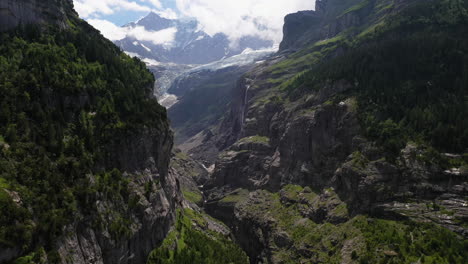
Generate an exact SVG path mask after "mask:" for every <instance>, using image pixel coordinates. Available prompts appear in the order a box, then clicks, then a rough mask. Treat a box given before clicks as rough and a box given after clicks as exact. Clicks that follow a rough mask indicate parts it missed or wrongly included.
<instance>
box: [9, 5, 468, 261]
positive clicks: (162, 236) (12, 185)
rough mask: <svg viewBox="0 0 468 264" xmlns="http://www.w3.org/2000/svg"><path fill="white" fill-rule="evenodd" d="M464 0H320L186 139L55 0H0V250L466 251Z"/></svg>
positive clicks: (95, 256)
mask: <svg viewBox="0 0 468 264" xmlns="http://www.w3.org/2000/svg"><path fill="white" fill-rule="evenodd" d="M18 10H21V11H18ZM467 10H468V3H467V1H461V0H443V1H422V0H364V1H358V0H356V1H354V0H353V1H352V0H349V1H346V0H317V4H316V10H315V11H303V12H299V13H297V14H291V15H289V16H287V17H286V18H285V26H284V40H283V42H282V44H281V46H280V51H279V52H278V53H277V54H275V55H272V56H271V57H270V58H268V59H267V60H265V61H263V62H260V63H257V64H255V65H253V66H252V65H251V66H249V67H247V68H248V70H247V68H246V69H242V70H241V72H242V73H236V74H239V75H242V77H241V78H240V79H237V80H234V81H233V80H231V79H229V80H228V81H229V82H232V83H228V84H225V85H224V86H225V87H229V89H231V88H232V91H233V94H232V98H229V101H230V102H231V104H230V105H229V108H222V109H223V111H222V112H221V111H220V112H221V113H216V114H217V115H216V118H212V119H210V120H209V122H206V123H203V124H201V125H200V124H198V126H197V127H196V128H195V129H193V128H192V129H193V130H189V131H182V133H186V135H187V136H188V135H189V136H192V135H193V134H195V133H196V132H199V131H200V130H203V131H202V132H200V133H197V135H195V136H194V137H192V138H191V139H189V140H188V141H185V140H184V141H185V142H190V144H188V145H187V144H186V145H185V146H184V147H185V148H184V150H186V151H187V152H188V153H183V152H181V151H180V150H177V149H173V134H172V132H171V130H170V128H169V126H170V124H169V121H168V120H167V114H166V111H165V109H164V108H162V107H161V106H159V105H158V104H157V101H156V98H154V97H153V90H152V87H153V83H154V78H153V76H152V74H151V73H150V72H149V71H148V70H147V69H146V67H145V65H144V63H142V62H141V61H140V60H139V59H137V58H130V57H128V56H126V55H125V54H123V53H122V51H120V50H119V49H118V48H117V47H115V46H114V45H113V44H112V43H111V42H109V41H107V40H105V39H104V38H103V37H102V36H101V35H100V34H99V32H97V31H96V30H95V29H93V28H92V27H90V26H89V25H88V24H87V23H86V22H84V21H82V20H80V19H79V18H78V17H77V15H76V13H75V12H74V11H73V5H72V1H69V0H56V1H41V2H39V1H32V0H21V1H8V0H0V12H1V14H2V16H1V17H0V22H2V23H1V24H0V25H2V26H3V27H2V26H0V30H1V31H2V33H1V36H0V51H1V53H0V89H1V93H2V97H1V99H0V109H1V112H0V224H1V227H2V229H1V230H0V262H1V263H145V262H147V263H149V264H153V263H192V264H196V263H204V264H206V263H213V264H214V263H246V262H247V256H248V257H249V259H250V263H423V262H424V263H465V262H466V259H468V255H467V252H468V251H467V250H466V248H467V243H468V242H467V236H468V231H467V222H468V206H467V204H468V197H467V193H468V181H467V165H468V160H467V154H466V150H467V147H468V144H467V142H468V141H467V140H468V138H467V137H466V135H468V134H467V131H468V125H467V123H466V120H465V119H466V118H465V117H466V115H467V114H468V113H467V112H466V111H467V109H468V106H467V103H466V99H464V98H466V91H467V90H466V87H468V77H467V76H468V72H467V71H466V69H468V66H467V65H468V57H467V55H466V54H468V50H467V47H468V43H467V42H466V39H465V38H464V36H466V33H467V32H466V31H467V28H468V27H467V23H468V12H467ZM3 14H8V15H6V16H4V15H3ZM3 22H5V23H3ZM31 23H32V24H31ZM227 70H229V68H228V69H227ZM245 71H247V73H245ZM221 74H222V72H221ZM221 76H223V75H221ZM225 79H226V80H227V78H225ZM207 83H208V84H206V83H202V84H201V85H199V86H200V87H201V88H200V89H198V90H197V91H196V92H197V93H199V94H197V96H198V97H199V98H203V97H204V95H203V91H205V92H212V89H203V86H208V85H209V82H207ZM224 86H223V87H224ZM227 91H228V90H223V91H220V94H221V95H217V94H215V95H210V96H215V98H216V96H218V98H220V97H222V96H225V93H226V92H227ZM210 96H207V98H211V97H210ZM187 101H188V102H193V101H194V99H193V98H188V99H187ZM204 102H206V106H207V107H209V106H210V105H209V104H210V100H205V101H204ZM213 106H216V107H219V106H220V104H219V101H218V100H216V102H214V103H213ZM225 109H228V111H227V112H226V113H224V112H225ZM176 110H177V109H176ZM208 112H209V111H208ZM204 113H205V112H204ZM201 116H203V114H201ZM197 118H199V117H197ZM179 123H180V124H179V125H180V127H182V128H181V129H182V130H183V129H185V128H184V125H190V124H184V121H183V120H182V121H180V122H179ZM187 127H189V128H190V126H187ZM194 131H196V132H194ZM207 167H209V168H207ZM204 212H207V213H209V214H210V215H211V217H210V216H208V215H206V214H205V213H204ZM213 217H214V218H213ZM219 220H221V221H222V222H220V221H219ZM231 230H232V231H231ZM233 241H235V242H237V244H238V245H239V246H240V247H241V248H242V249H243V250H244V251H245V253H244V252H243V251H242V250H241V249H240V248H239V246H237V245H235V244H234V243H233Z"/></svg>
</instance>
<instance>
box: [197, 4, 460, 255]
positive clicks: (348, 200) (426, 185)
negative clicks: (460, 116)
mask: <svg viewBox="0 0 468 264" xmlns="http://www.w3.org/2000/svg"><path fill="white" fill-rule="evenodd" d="M444 3H445V2H444ZM432 4H434V5H438V4H441V5H444V4H443V3H440V2H438V1H433V2H430V3H426V2H424V1H386V0H376V1H318V2H317V10H316V11H304V12H299V13H297V14H292V15H289V16H287V17H286V19H285V27H284V33H285V36H284V40H283V42H282V44H281V48H280V53H279V54H278V55H277V56H276V57H273V58H271V59H269V60H267V61H266V62H264V63H263V64H261V65H259V66H257V67H256V68H255V69H253V70H252V71H250V72H249V73H247V74H245V75H244V76H243V77H242V78H240V80H239V81H238V82H237V87H236V89H235V91H234V97H233V103H232V104H231V109H230V111H229V113H227V114H226V115H225V118H224V120H223V121H222V122H221V123H220V124H219V125H218V127H217V128H216V129H217V130H214V131H215V133H214V134H210V135H199V136H200V137H201V138H202V139H199V141H200V142H204V144H203V146H200V147H199V148H198V149H194V150H192V151H193V152H194V154H195V156H196V155H198V156H203V153H204V152H211V151H212V150H213V147H207V146H215V147H216V148H217V149H220V150H221V152H220V154H219V156H218V159H217V160H216V162H215V163H216V164H215V167H214V171H213V173H212V175H211V179H210V180H209V181H208V182H207V183H206V184H205V185H204V193H205V195H207V202H206V204H205V209H206V210H207V212H208V213H210V214H211V215H213V216H215V217H217V218H219V219H221V220H223V221H224V222H225V223H227V224H228V225H229V226H231V227H232V229H233V231H234V232H233V233H234V234H235V235H236V237H237V239H238V242H239V243H240V244H241V246H242V247H243V248H244V249H245V250H246V252H247V253H248V255H249V257H250V259H251V262H252V263H284V261H286V260H291V259H294V261H297V263H327V262H333V261H342V263H358V260H359V259H361V258H362V259H364V255H366V254H367V253H366V249H365V245H366V244H367V245H368V247H372V246H370V245H371V244H372V242H369V241H368V239H371V238H370V237H368V236H367V235H362V233H360V232H365V231H364V230H366V228H368V227H364V226H361V225H360V224H357V222H359V221H361V220H362V218H361V216H360V215H361V214H365V215H369V217H374V218H377V219H379V220H376V221H377V222H379V223H380V224H382V226H385V228H383V227H382V228H383V229H385V230H387V229H388V230H391V229H392V227H390V225H391V223H392V221H394V220H397V223H398V225H399V224H402V228H403V226H404V225H405V224H403V223H404V222H399V221H401V220H409V221H414V223H427V222H429V223H432V224H434V225H433V226H432V227H431V228H432V229H430V230H439V229H438V228H439V227H437V226H442V227H443V228H444V229H447V230H450V231H453V232H455V233H456V234H458V235H460V236H461V237H464V238H465V239H466V236H467V234H468V233H467V230H466V225H465V224H463V223H466V222H467V211H466V206H464V204H466V201H467V197H466V192H467V190H468V189H467V188H468V181H467V178H466V177H467V174H466V172H464V171H465V170H464V169H463V168H464V166H466V165H464V164H465V163H464V162H465V161H461V157H462V156H463V155H466V154H464V152H462V153H455V154H441V153H440V152H439V154H434V150H433V149H432V147H430V145H431V144H432V143H430V142H429V141H426V142H425V143H421V142H419V141H418V143H415V141H412V140H410V139H409V138H411V136H409V135H408V134H404V133H405V132H396V131H395V130H394V132H389V129H390V127H392V124H391V122H390V121H388V120H385V119H384V120H379V118H381V119H383V118H389V119H391V118H401V116H398V117H395V116H394V115H393V114H394V112H392V111H395V112H396V110H393V109H392V110H390V107H389V108H384V107H382V108H379V107H380V104H386V103H384V102H385V101H387V102H388V100H389V99H388V98H397V97H394V96H397V95H394V94H392V92H390V91H395V89H397V88H395V87H399V88H398V89H401V90H402V91H403V90H404V89H405V88H403V87H408V86H402V85H401V84H395V85H394V86H392V88H388V89H386V88H385V89H384V88H382V90H380V89H379V88H378V87H383V86H385V82H386V81H381V82H380V81H376V80H378V79H379V78H378V77H376V73H375V72H374V73H369V74H368V75H366V74H363V72H362V70H363V69H366V70H364V71H365V72H367V69H369V72H372V69H375V68H372V67H374V66H376V65H379V64H380V65H385V66H383V67H386V68H385V69H386V70H387V71H388V70H389V69H399V68H401V67H400V66H401V65H400V64H399V63H402V62H401V61H403V60H404V61H405V63H408V65H413V66H412V67H413V68H414V69H419V68H420V67H422V66H421V65H423V64H424V63H422V62H415V61H417V58H422V57H423V58H426V57H427V58H429V57H431V56H432V55H431V54H432V52H431V51H429V50H430V49H431V47H427V46H424V45H422V44H421V43H422V42H421V41H417V40H414V41H415V42H414V43H415V44H414V45H413V44H408V45H406V44H401V43H400V42H402V43H403V42H404V43H406V39H407V38H408V39H411V41H413V39H412V38H411V37H410V36H416V35H417V36H421V35H423V36H424V38H428V39H429V38H432V37H434V39H436V38H438V37H435V36H439V35H438V34H439V32H440V31H439V29H435V27H437V26H435V27H434V26H432V25H429V24H430V23H429V22H428V23H429V24H425V22H422V23H420V22H421V21H428V20H424V19H423V18H422V17H425V16H427V17H433V18H434V20H433V21H436V20H437V19H436V17H439V18H441V17H444V16H445V15H443V14H437V15H436V14H434V13H431V12H434V10H435V9H433V8H434V7H432V6H431V5H432ZM426 5H427V6H426ZM462 5H464V6H465V8H466V2H464V3H463V4H462ZM428 6H429V7H428ZM460 8H461V10H463V8H462V7H461V6H460ZM416 10H419V11H416ZM421 10H424V12H426V11H427V13H424V12H423V11H421ZM428 10H431V11H428ZM440 10H444V9H443V8H441V7H440ZM418 12H421V13H418ZM442 12H443V11H442ZM463 12H464V11H462V13H463ZM423 13H424V14H423ZM419 16H421V17H419ZM465 19H466V17H465ZM392 21H395V24H393V23H392ZM414 21H419V22H414ZM437 21H439V20H437ZM446 21H448V20H446ZM452 21H455V20H452ZM457 21H466V20H463V19H459V20H457ZM400 22H401V24H399V23H400ZM413 22H414V23H413ZM406 23H408V24H406ZM434 23H439V22H434ZM441 23H445V22H441ZM448 23H452V22H448ZM453 23H457V22H453ZM460 23H461V24H457V25H458V28H459V29H460V28H465V29H466V24H464V23H465V22H460ZM387 25H388V26H387ZM439 25H440V24H439ZM444 27H445V26H442V28H444ZM446 27H453V28H455V27H456V26H454V25H453V24H450V26H449V25H448V24H447V25H446ZM429 28H430V29H432V30H435V32H434V35H431V34H432V33H427V32H425V31H424V29H429ZM420 30H422V32H423V33H421V31H420ZM424 34H428V35H424ZM453 36H455V35H450V36H448V35H445V36H444V37H443V39H447V41H448V40H449V39H451V38H452V37H453ZM408 41H409V42H410V40H408ZM411 43H412V42H411ZM416 43H419V44H416ZM427 43H429V42H427ZM447 43H448V42H447ZM405 45H406V46H405ZM423 46H424V47H423ZM395 47H399V48H398V49H396V48H395ZM394 48H395V49H394ZM356 49H362V50H364V51H363V53H365V52H368V53H365V54H366V55H362V54H363V53H358V54H357V55H355V54H354V52H355V50H356ZM442 49H444V50H448V49H451V48H449V47H444V48H438V49H437V50H442ZM455 49H456V48H455ZM396 50H398V51H399V52H400V51H402V50H405V53H401V54H405V55H401V54H400V55H401V56H399V58H400V57H401V61H400V60H398V61H392V59H391V58H390V57H385V58H386V59H382V58H381V57H378V56H379V55H377V54H381V53H383V54H386V55H385V56H387V55H388V54H396V53H393V52H396ZM424 50H427V51H424ZM416 51H421V52H423V53H418V54H417V55H416ZM366 56H367V57H366ZM373 56H375V57H376V58H377V57H378V58H379V59H376V61H375V63H374V64H372V66H369V64H368V62H369V61H366V60H365V58H367V59H369V58H371V57H373ZM395 56H396V55H395ZM445 58H446V57H445ZM445 58H444V57H438V58H434V60H432V59H431V62H430V63H429V62H427V63H429V64H432V63H433V62H435V61H437V62H439V61H441V60H445ZM382 60H384V61H387V62H388V63H384V62H383V61H382ZM389 60H390V61H392V62H389ZM421 63H422V64H421ZM345 65H349V69H356V70H355V71H354V70H348V68H346V67H348V66H345ZM405 65H406V64H405ZM424 65H427V64H424ZM434 65H437V63H435V64H434ZM348 71H349V72H348ZM382 71H385V70H383V69H382ZM409 71H410V72H411V74H413V72H412V71H411V70H409ZM431 71H433V72H434V73H435V72H437V70H435V68H434V69H432V70H431ZM392 74H393V73H392ZM411 74H409V75H406V74H405V73H401V72H399V73H395V74H394V75H392V77H389V79H386V80H392V79H391V78H396V79H398V80H402V82H406V85H410V86H411V85H413V84H414V83H412V80H413V81H414V80H415V79H419V78H426V77H421V76H425V75H423V73H422V72H418V73H414V74H416V75H419V74H421V75H419V76H418V77H416V75H414V74H413V75H411ZM424 74H425V73H424ZM458 74H459V78H464V77H461V76H466V73H458ZM377 75H378V74H377ZM360 76H362V78H361V77H360ZM396 76H398V77H396ZM429 76H430V75H429ZM429 76H428V77H427V78H430V77H429ZM457 78H458V77H457ZM369 80H373V81H375V82H370V81H369ZM445 81H447V80H445ZM369 83H372V85H369ZM367 85H369V86H367ZM438 85H440V86H441V87H444V86H445V85H448V87H451V84H447V83H444V82H440V83H439V84H438ZM376 89H377V90H376ZM431 89H432V88H431ZM434 89H436V88H434ZM457 89H462V86H459V88H457ZM367 91H369V92H367ZM457 91H461V90H457ZM376 93H379V95H378V96H380V95H381V96H382V97H379V99H376V97H373V96H377V95H375V94H376ZM413 93H415V90H412V92H409V91H406V92H405V96H402V97H398V98H401V99H399V101H397V102H394V103H392V104H391V105H399V104H403V103H402V102H403V101H405V103H404V104H405V107H406V104H408V107H409V108H411V109H414V108H418V107H419V106H418V103H417V100H416V99H412V100H409V99H408V100H403V99H404V98H408V97H410V96H413V95H412V94H413ZM428 93H432V92H428V90H424V89H421V90H418V92H417V93H416V94H415V96H423V97H424V98H428V100H432V99H434V98H433V97H430V96H429V97H426V96H428ZM446 93H454V94H455V93H458V92H455V91H452V90H447V89H445V90H444V94H446ZM441 96H442V95H441ZM430 98H432V99H430ZM375 100H379V101H378V102H376V101H375ZM455 104H458V103H455ZM461 104H463V103H461ZM436 108H437V109H439V110H437V111H443V110H442V108H443V107H441V106H437V107H436ZM434 109H435V108H434ZM400 111H406V110H404V108H402V109H400ZM399 113H401V112H399ZM403 113H405V114H403V115H406V118H409V113H408V112H403ZM366 120H367V121H366ZM369 120H379V122H381V123H379V122H376V123H372V124H373V125H369ZM395 120H397V121H395V122H397V123H398V122H399V119H395ZM401 122H404V121H401ZM439 122H443V121H439ZM378 124H380V125H378ZM400 124H403V123H400ZM460 124H461V123H457V124H456V125H455V123H450V124H447V125H450V126H451V125H454V126H457V127H459V128H461V127H460ZM408 126H411V124H409V125H408ZM439 126H441V125H439ZM376 127H381V128H380V129H382V131H381V132H378V133H381V134H378V135H377V136H376V135H373V134H372V133H373V132H371V131H373V129H376ZM395 127H397V126H396V125H395ZM395 129H397V128H395ZM398 129H402V130H403V128H398ZM405 129H406V128H405ZM409 129H413V131H415V130H416V131H421V130H417V129H418V128H414V127H411V128H409ZM405 131H406V130H405ZM388 133H395V135H398V136H389V134H388ZM398 133H400V134H398ZM418 133H424V132H418ZM422 135H423V134H420V136H421V137H426V138H429V136H430V135H427V136H422ZM459 137H460V138H459V139H460V140H461V138H462V137H463V136H459ZM440 140H442V139H440ZM442 141H443V140H442ZM433 142H441V141H437V139H436V140H435V141H433ZM457 142H462V141H457ZM463 142H465V143H462V144H464V145H463V146H459V145H458V146H457V145H454V147H453V149H461V150H462V151H463V150H464V149H466V141H463ZM448 144H449V143H448V141H447V145H448ZM459 147H460V148H459ZM431 153H432V154H431ZM433 155H434V156H433ZM457 157H458V158H457ZM457 159H458V161H456V160H457ZM442 160H445V161H444V162H446V161H448V162H449V163H451V164H456V165H454V166H455V167H454V168H453V167H452V168H450V166H453V165H447V163H444V162H441V161H442ZM443 163H444V164H445V165H443ZM434 208H436V209H434ZM437 208H439V209H437ZM440 208H444V209H440ZM356 221H357V222H356ZM365 221H366V223H369V224H370V223H376V222H372V221H373V220H369V222H367V220H365ZM380 221H381V222H380ZM370 225H373V224H370ZM417 225H419V224H417ZM343 227H346V228H345V229H346V230H344V229H341V228H343ZM354 228H357V229H358V230H360V231H357V233H353V232H354V231H352V230H357V229H354ZM325 229H326V230H327V231H326V232H325V233H322V231H320V230H325ZM348 232H350V233H348ZM428 232H429V231H428ZM430 232H433V231H430ZM443 232H445V231H443ZM308 234H315V235H310V236H309V235H308ZM452 235H453V236H454V237H456V235H454V234H452ZM366 241H367V242H366ZM461 241H463V239H461ZM329 243H330V244H329ZM382 243H386V242H382ZM402 243H403V242H402ZM367 250H368V249H367ZM353 251H354V252H355V253H352V252H353ZM323 252H327V253H323ZM387 253H388V252H387ZM370 254H373V257H372V258H370V257H369V258H367V257H366V258H367V259H368V260H369V259H374V260H375V259H377V258H380V257H378V255H379V254H374V253H370ZM389 254H393V253H389ZM428 254H429V253H428ZM353 255H354V257H353ZM384 255H385V254H384ZM398 256H399V257H398V258H400V259H407V258H409V256H403V254H402V253H398ZM382 258H384V257H382ZM371 262H372V261H371Z"/></svg>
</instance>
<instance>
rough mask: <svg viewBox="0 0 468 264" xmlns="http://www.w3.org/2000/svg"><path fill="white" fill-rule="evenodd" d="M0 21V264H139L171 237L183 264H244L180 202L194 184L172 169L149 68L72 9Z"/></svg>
mask: <svg viewBox="0 0 468 264" xmlns="http://www.w3.org/2000/svg"><path fill="white" fill-rule="evenodd" d="M0 12H1V14H2V15H1V16H0V21H1V22H2V23H1V24H0V25H1V27H0V29H1V34H0V54H1V55H0V91H1V94H2V96H1V97H0V108H1V109H0V263H42V264H44V263H63V264H65V263H73V264H89V263H96V264H107V263H127V264H130V263H139V264H140V263H145V262H146V261H147V259H148V257H149V256H150V255H151V257H150V259H154V258H157V257H158V256H159V255H158V254H159V253H158V252H160V251H157V250H156V251H154V252H153V250H154V249H156V248H157V247H158V246H160V245H161V243H162V242H163V241H164V239H165V238H166V237H168V236H169V237H170V236H173V235H175V232H177V234H178V235H177V236H182V237H184V238H185V239H186V241H187V244H186V246H185V247H184V249H183V251H182V248H181V249H180V250H181V252H183V254H180V255H179V256H178V257H177V259H180V260H181V261H186V260H185V258H188V257H190V258H192V257H193V256H194V254H199V255H200V254H202V255H203V256H204V259H205V260H210V259H223V258H225V259H227V260H229V261H230V262H232V263H246V262H247V256H246V255H245V253H244V252H243V251H242V250H241V249H240V248H239V247H238V246H237V245H236V244H235V243H233V242H232V240H231V239H230V238H229V235H230V230H229V229H228V228H227V227H225V226H224V225H222V224H220V223H217V222H215V221H214V220H212V219H211V218H208V217H207V216H206V215H204V214H203V213H202V212H201V211H200V209H197V208H198V207H197V206H196V205H195V204H193V205H191V204H189V203H188V202H187V201H186V200H185V199H184V198H183V190H181V186H182V187H183V188H185V186H193V185H195V183H190V182H189V183H187V182H184V184H183V185H181V184H180V182H179V178H182V176H180V175H184V174H185V171H184V168H183V167H178V168H175V167H173V166H174V165H172V166H170V160H171V158H173V157H175V156H174V155H173V153H172V146H173V133H172V132H171V130H170V128H169V121H168V119H167V115H166V110H165V108H163V107H161V106H160V105H159V104H158V103H157V100H156V98H155V97H154V95H153V94H154V91H153V85H154V81H155V79H154V76H153V74H152V73H151V72H150V71H149V70H148V69H147V68H146V66H145V64H144V63H143V62H142V61H141V60H139V59H138V58H131V57H129V56H127V55H126V54H125V53H123V52H122V51H121V50H120V49H119V48H118V47H117V46H115V45H114V44H113V43H112V42H110V41H108V40H107V39H105V38H104V37H103V36H102V35H101V34H100V33H99V32H98V31H97V30H96V29H94V28H93V27H91V26H90V25H89V24H87V23H86V22H85V21H83V20H81V19H79V18H78V15H77V14H76V12H75V11H74V10H73V2H72V0H54V1H52V0H50V1H31V0H15V1H10V0H0ZM191 162H193V161H191V160H186V161H184V163H183V164H184V166H188V165H190V164H192V163H191ZM193 166H194V167H196V168H199V166H198V167H197V164H194V165H193ZM190 180H191V179H188V181H190ZM187 196H189V195H187ZM195 210H197V211H195ZM205 218H206V219H205ZM195 219H196V220H197V223H199V224H200V225H199V226H195V225H192V222H195ZM208 234H209V235H208ZM166 245H169V244H168V243H166ZM190 245H192V246H190ZM171 248H172V246H171ZM215 249H216V250H215ZM151 252H153V253H151ZM214 252H215V253H214ZM187 256H188V257H187ZM185 263H187V262H185Z"/></svg>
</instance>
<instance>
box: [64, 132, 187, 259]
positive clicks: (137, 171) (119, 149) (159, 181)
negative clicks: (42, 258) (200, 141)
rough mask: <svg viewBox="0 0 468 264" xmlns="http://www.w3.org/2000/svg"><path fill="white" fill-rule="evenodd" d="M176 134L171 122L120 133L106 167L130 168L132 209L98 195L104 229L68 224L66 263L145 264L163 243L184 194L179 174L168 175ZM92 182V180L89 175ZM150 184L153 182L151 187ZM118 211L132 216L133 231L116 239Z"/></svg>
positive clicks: (110, 152) (89, 223)
mask: <svg viewBox="0 0 468 264" xmlns="http://www.w3.org/2000/svg"><path fill="white" fill-rule="evenodd" d="M172 142H173V136H172V132H171V131H170V130H169V128H168V126H167V124H166V125H165V126H162V127H161V128H160V129H152V130H150V129H148V130H143V131H140V133H137V134H134V135H131V136H130V135H122V137H121V138H120V141H118V142H114V143H113V144H112V145H111V146H110V150H109V157H108V159H107V160H108V162H107V163H108V164H106V165H107V166H106V167H111V168H112V167H115V168H119V169H120V170H121V171H125V172H126V174H125V175H126V176H125V177H127V178H128V179H129V181H130V184H129V191H130V197H134V198H133V199H135V200H137V201H138V203H137V204H136V205H135V206H134V207H130V206H129V205H128V204H127V203H126V202H124V201H121V200H109V199H107V198H106V195H105V194H97V195H98V199H97V202H96V208H97V210H98V214H99V215H100V217H101V219H102V221H103V223H102V224H101V227H100V228H96V226H95V225H94V224H93V223H91V222H89V221H87V220H86V219H79V220H78V221H77V222H76V223H75V224H74V225H73V226H68V227H67V229H66V232H65V234H71V235H66V236H64V237H63V238H62V240H61V241H59V242H57V247H58V252H59V254H60V256H61V258H62V261H63V262H62V263H70V264H71V263H83V264H88V263H103V264H106V263H108V264H111V263H128V264H130V263H135V264H136V263H145V262H146V258H147V256H148V254H149V253H150V252H151V251H152V250H153V249H154V248H155V247H156V245H157V243H159V242H161V241H162V240H163V239H164V238H165V236H166V234H167V233H168V232H169V230H170V228H171V227H172V225H173V223H174V221H175V212H176V208H180V207H181V205H182V195H181V190H180V186H179V182H178V179H177V178H176V175H174V174H171V173H169V161H170V157H171V150H172V144H173V143H172ZM91 181H94V180H93V179H91ZM147 186H151V187H150V189H149V190H148V189H147V188H148V187H147ZM120 215H125V216H126V218H127V219H129V220H130V223H131V224H130V226H129V230H130V232H129V233H127V234H124V235H123V236H122V237H115V235H114V234H112V231H111V227H110V226H111V225H112V224H113V223H114V222H115V221H117V219H118V217H119V216H120Z"/></svg>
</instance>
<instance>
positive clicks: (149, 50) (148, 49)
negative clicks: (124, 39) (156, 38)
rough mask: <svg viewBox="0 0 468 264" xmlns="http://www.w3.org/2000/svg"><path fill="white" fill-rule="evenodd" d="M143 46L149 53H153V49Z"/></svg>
mask: <svg viewBox="0 0 468 264" xmlns="http://www.w3.org/2000/svg"><path fill="white" fill-rule="evenodd" d="M141 46H142V47H143V48H144V49H145V50H147V51H148V52H151V49H150V48H148V47H146V46H145V45H143V43H142V44H141Z"/></svg>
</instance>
